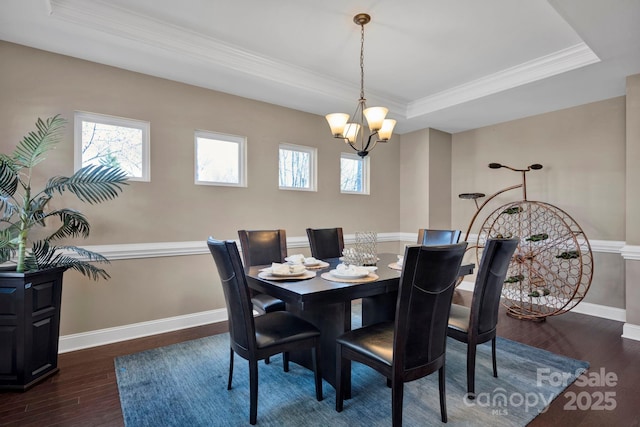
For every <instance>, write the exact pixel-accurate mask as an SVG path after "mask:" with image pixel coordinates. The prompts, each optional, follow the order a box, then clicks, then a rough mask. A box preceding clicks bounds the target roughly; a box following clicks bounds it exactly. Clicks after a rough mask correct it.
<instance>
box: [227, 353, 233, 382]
mask: <svg viewBox="0 0 640 427" xmlns="http://www.w3.org/2000/svg"><path fill="white" fill-rule="evenodd" d="M232 379H233V349H232V348H230V349H229V382H228V383H227V390H231V380H232Z"/></svg>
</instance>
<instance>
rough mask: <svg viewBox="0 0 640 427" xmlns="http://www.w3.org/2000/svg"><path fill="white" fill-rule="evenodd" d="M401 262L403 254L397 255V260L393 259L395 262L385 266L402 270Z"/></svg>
mask: <svg viewBox="0 0 640 427" xmlns="http://www.w3.org/2000/svg"><path fill="white" fill-rule="evenodd" d="M403 262H404V255H398V260H397V261H395V262H392V263H391V264H389V265H388V266H387V267H389V268H390V269H392V270H398V271H402V263H403Z"/></svg>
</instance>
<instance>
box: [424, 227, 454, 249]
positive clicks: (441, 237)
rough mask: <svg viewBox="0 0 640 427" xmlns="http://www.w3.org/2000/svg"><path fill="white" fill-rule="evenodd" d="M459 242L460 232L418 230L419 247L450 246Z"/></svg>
mask: <svg viewBox="0 0 640 427" xmlns="http://www.w3.org/2000/svg"><path fill="white" fill-rule="evenodd" d="M459 240H460V230H429V229H428V228H421V229H419V230H418V244H419V245H426V246H431V245H452V244H454V243H458V241H459Z"/></svg>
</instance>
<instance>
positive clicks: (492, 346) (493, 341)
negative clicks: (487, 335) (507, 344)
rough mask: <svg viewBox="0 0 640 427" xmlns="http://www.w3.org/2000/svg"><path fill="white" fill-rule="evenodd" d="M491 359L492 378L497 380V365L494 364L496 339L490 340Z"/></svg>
mask: <svg viewBox="0 0 640 427" xmlns="http://www.w3.org/2000/svg"><path fill="white" fill-rule="evenodd" d="M491 359H492V361H493V376H494V377H495V378H498V364H497V363H496V337H493V339H492V340H491Z"/></svg>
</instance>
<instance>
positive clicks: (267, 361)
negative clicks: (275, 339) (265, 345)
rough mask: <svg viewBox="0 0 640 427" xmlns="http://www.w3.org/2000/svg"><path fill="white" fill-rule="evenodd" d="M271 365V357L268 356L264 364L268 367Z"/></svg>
mask: <svg viewBox="0 0 640 427" xmlns="http://www.w3.org/2000/svg"><path fill="white" fill-rule="evenodd" d="M269 363H271V360H269V356H267V358H266V359H264V364H265V365H268V364H269Z"/></svg>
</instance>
